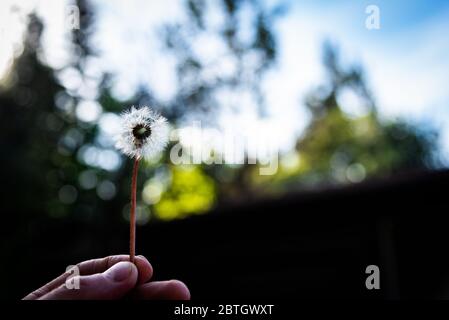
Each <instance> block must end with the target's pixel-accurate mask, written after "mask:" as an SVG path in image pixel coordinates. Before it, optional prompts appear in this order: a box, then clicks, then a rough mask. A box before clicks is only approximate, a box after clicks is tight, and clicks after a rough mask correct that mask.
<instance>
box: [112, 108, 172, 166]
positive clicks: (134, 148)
mask: <svg viewBox="0 0 449 320" xmlns="http://www.w3.org/2000/svg"><path fill="white" fill-rule="evenodd" d="M116 141H117V143H116V147H117V148H118V149H119V150H120V151H121V152H123V153H124V154H126V155H127V156H129V157H131V158H136V159H141V158H150V157H151V156H153V155H154V154H157V153H159V152H161V151H162V150H163V149H164V148H165V146H166V145H167V143H168V124H167V120H166V119H165V118H164V117H162V116H161V115H159V114H158V113H156V112H154V111H153V110H151V109H150V108H149V107H147V106H143V107H140V108H135V107H134V106H133V107H131V109H130V110H129V111H126V112H124V113H123V114H122V116H121V129H120V133H119V134H118V136H117V137H116Z"/></svg>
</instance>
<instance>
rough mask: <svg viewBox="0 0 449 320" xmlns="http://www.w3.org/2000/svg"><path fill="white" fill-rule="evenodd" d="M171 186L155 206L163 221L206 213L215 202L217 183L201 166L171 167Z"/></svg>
mask: <svg viewBox="0 0 449 320" xmlns="http://www.w3.org/2000/svg"><path fill="white" fill-rule="evenodd" d="M170 172H171V184H170V186H169V188H168V189H167V190H166V191H165V192H164V193H163V195H162V197H161V199H160V201H159V202H157V203H156V205H155V213H156V216H157V217H158V218H160V219H162V220H171V219H175V218H182V217H185V216H188V215H190V214H198V213H204V212H206V211H207V210H209V209H210V208H211V207H212V206H213V204H214V201H215V182H214V180H212V179H211V178H210V177H208V176H207V175H206V174H205V173H204V172H203V171H202V170H201V167H199V166H171V170H170Z"/></svg>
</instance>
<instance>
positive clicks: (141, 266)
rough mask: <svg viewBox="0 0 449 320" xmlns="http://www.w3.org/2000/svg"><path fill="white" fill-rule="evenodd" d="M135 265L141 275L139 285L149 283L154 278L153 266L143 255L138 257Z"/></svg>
mask: <svg viewBox="0 0 449 320" xmlns="http://www.w3.org/2000/svg"><path fill="white" fill-rule="evenodd" d="M135 264H136V267H137V269H138V273H139V276H138V280H137V283H139V284H143V283H145V282H147V281H149V280H150V279H151V277H152V276H153V266H152V265H151V263H150V262H149V261H148V259H147V258H145V257H144V256H142V255H138V256H136V259H135Z"/></svg>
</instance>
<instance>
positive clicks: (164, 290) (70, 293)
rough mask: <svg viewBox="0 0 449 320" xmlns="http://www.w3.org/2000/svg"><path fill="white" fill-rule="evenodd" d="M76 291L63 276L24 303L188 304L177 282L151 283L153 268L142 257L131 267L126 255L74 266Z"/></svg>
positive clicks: (185, 291) (186, 294) (183, 288)
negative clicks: (132, 301) (123, 300)
mask: <svg viewBox="0 0 449 320" xmlns="http://www.w3.org/2000/svg"><path fill="white" fill-rule="evenodd" d="M76 266H77V267H78V268H79V275H77V276H74V277H73V278H71V279H70V280H71V281H72V282H73V281H74V280H75V277H78V279H76V281H78V280H79V289H68V288H67V286H66V280H67V278H69V277H70V275H71V274H69V273H67V272H66V273H64V274H62V275H61V276H59V277H57V278H56V279H54V280H53V281H51V282H49V283H47V284H46V285H44V286H43V287H41V288H39V289H37V290H36V291H34V292H32V293H30V294H29V295H27V296H26V297H25V298H23V299H24V300H114V299H121V298H124V297H129V298H131V299H138V300H188V299H190V292H189V289H188V288H187V287H186V285H185V284H184V283H182V282H181V281H178V280H170V281H151V282H150V279H151V277H152V276H153V267H152V266H151V264H150V263H149V262H148V260H147V259H146V258H145V257H143V256H136V258H135V264H133V263H131V262H129V256H128V255H115V256H109V257H106V258H101V259H93V260H88V261H84V262H81V263H79V264H77V265H76Z"/></svg>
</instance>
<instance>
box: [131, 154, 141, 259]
mask: <svg viewBox="0 0 449 320" xmlns="http://www.w3.org/2000/svg"><path fill="white" fill-rule="evenodd" d="M138 168H139V159H138V158H137V157H136V159H135V160H134V167H133V176H132V182H131V212H130V215H129V261H131V262H132V263H134V257H135V255H136V193H137V171H138Z"/></svg>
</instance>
